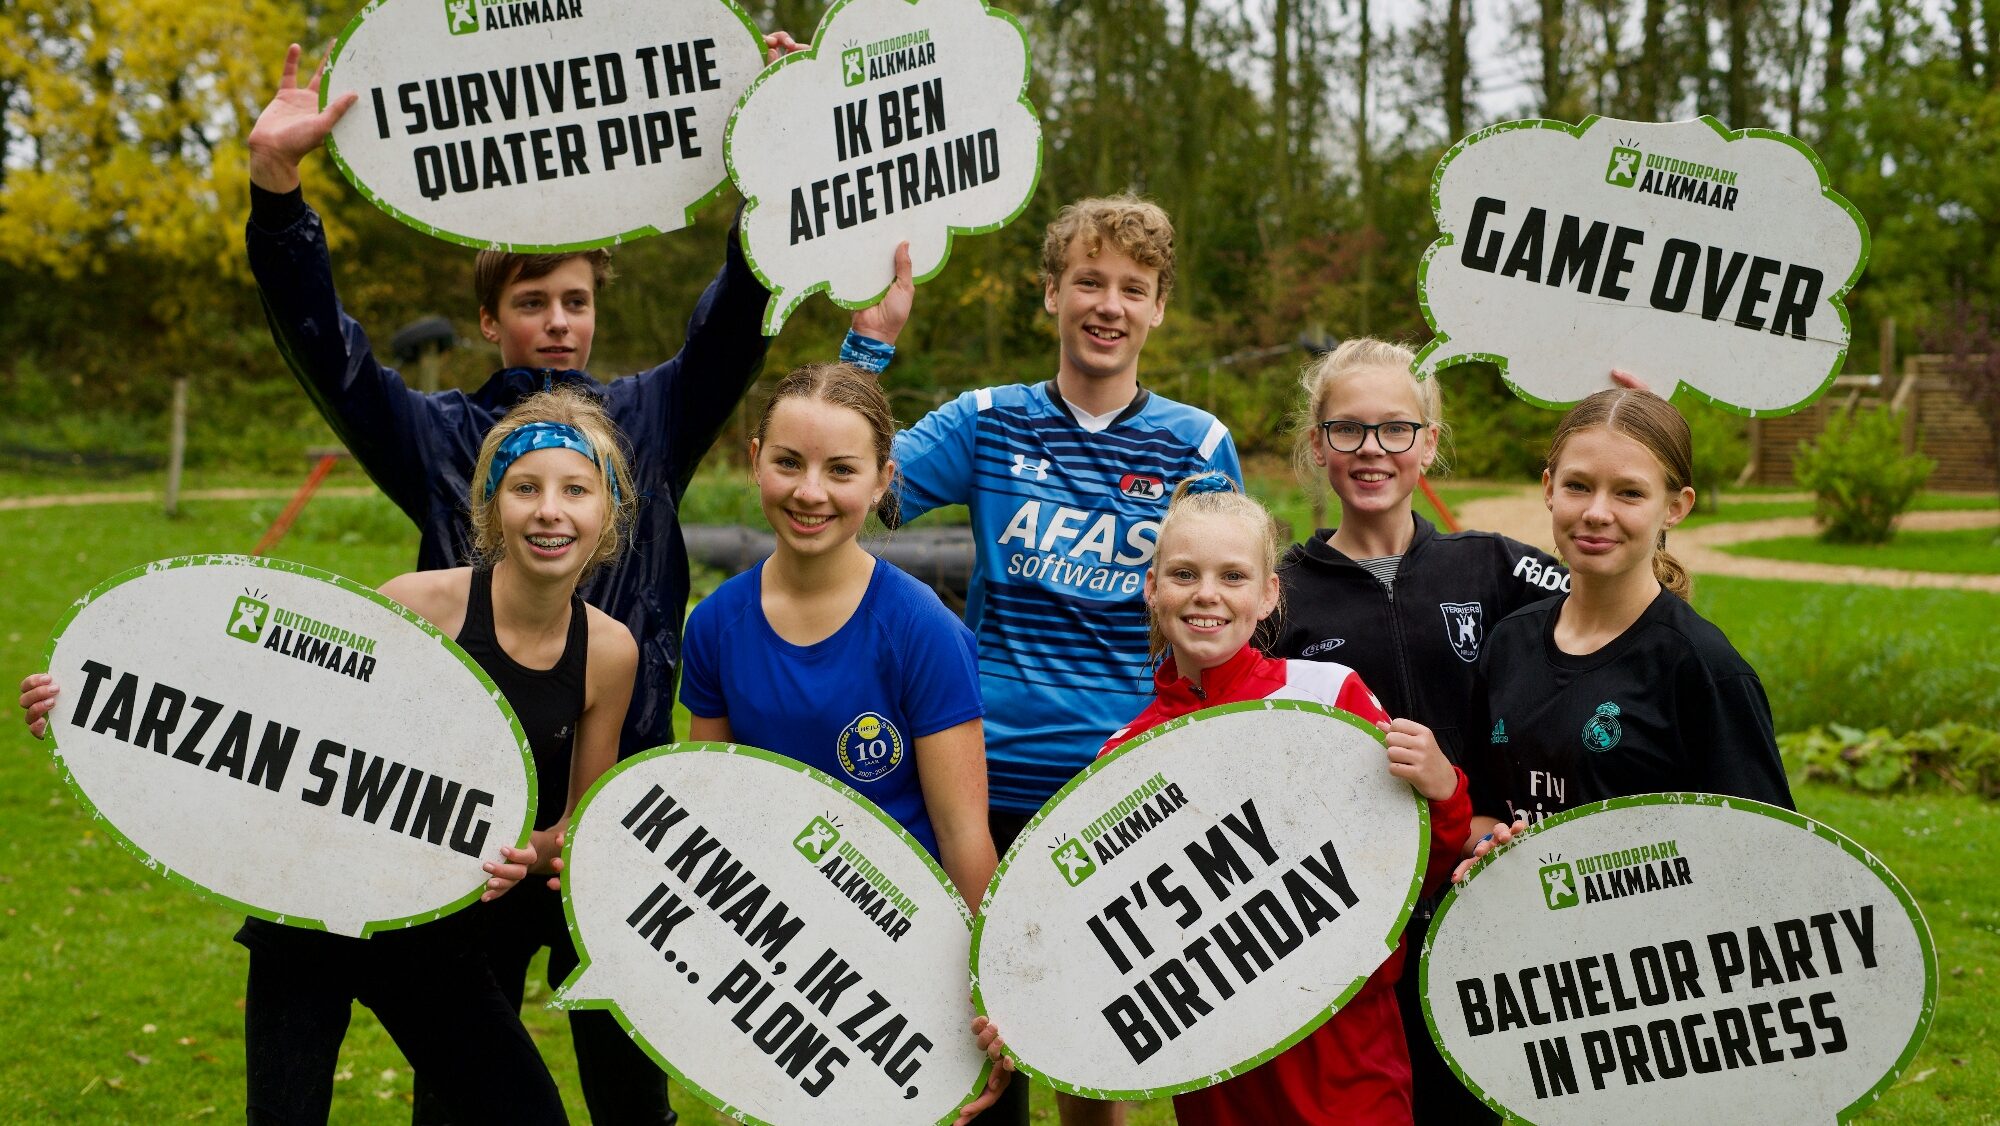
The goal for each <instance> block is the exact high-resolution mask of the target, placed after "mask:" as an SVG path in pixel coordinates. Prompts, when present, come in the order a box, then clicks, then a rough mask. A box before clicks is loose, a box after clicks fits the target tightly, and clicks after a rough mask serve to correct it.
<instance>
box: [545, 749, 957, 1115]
mask: <svg viewBox="0 0 2000 1126" xmlns="http://www.w3.org/2000/svg"><path fill="white" fill-rule="evenodd" d="M566 857H567V859H566V860H565V863H564V875H563V902H564V905H565V907H566V908H567V910H568V912H569V927H570V934H571V935H572V936H573V937H574V938H575V940H576V946H577V950H578V951H579V952H580V953H581V955H582V959H583V961H582V964H581V965H579V966H578V967H577V970H576V972H575V973H573V974H571V975H570V978H569V980H568V981H567V982H565V983H564V985H563V989H562V994H561V997H560V998H559V1000H558V1003H559V1004H561V1005H563V1006H565V1007H569V1008H608V1009H611V1010H612V1011H613V1012H614V1013H615V1014H616V1016H617V1018H618V1021H619V1023H620V1024H622V1025H624V1026H625V1028H626V1030H627V1031H628V1032H631V1033H632V1034H633V1035H635V1036H636V1037H637V1038H638V1040H639V1042H640V1043H641V1044H642V1045H643V1046H644V1047H645V1048H646V1051H647V1052H648V1053H650V1054H651V1055H652V1057H653V1058H654V1059H655V1060H657V1061H658V1062H659V1063H660V1065H661V1066H662V1067H665V1068H666V1069H667V1070H668V1071H670V1072H672V1073H673V1075H674V1078H676V1079H678V1080H680V1082H681V1085H682V1086H684V1087H687V1088H688V1089H689V1090H692V1091H694V1092H695V1093H696V1094H699V1095H700V1096H701V1097H702V1098H704V1099H706V1100H708V1102H709V1103H710V1104H712V1105H714V1106H715V1107H716V1108H717V1109H718V1110H720V1111H722V1113H724V1114H726V1115H730V1116H731V1117H734V1118H737V1119H739V1120H741V1121H747V1122H758V1123H797V1122H824V1123H853V1124H855V1126H864V1124H871V1123H884V1122H899V1123H912V1124H917V1123H943V1122H949V1121H951V1120H952V1119H953V1118H954V1117H955V1116H956V1115H957V1112H958V1108H959V1107H960V1106H962V1105H964V1104H965V1102H967V1101H968V1100H969V1099H970V1098H971V1097H972V1094H973V1092H974V1091H976V1090H977V1089H978V1088H979V1087H980V1086H981V1085H982V1084H984V1082H985V1079H986V1070H987V1067H988V1064H987V1060H986V1056H985V1055H984V1053H982V1052H980V1051H979V1050H978V1048H977V1047H976V1046H975V1045H974V1043H973V1040H972V1034H971V1031H970V1029H969V1025H970V1023H971V1020H972V1015H973V1011H972V1002H971V998H970V996H969V995H968V993H967V989H966V980H965V959H966V951H967V948H968V946H969V943H970V941H971V939H970V931H969V929H968V917H967V916H968V912H967V911H966V909H965V902H964V901H963V900H962V899H960V898H959V896H958V893H957V892H955V891H953V890H952V889H951V885H950V883H949V882H948V881H947V880H946V878H945V874H944V870H943V869H941V868H939V867H938V866H937V862H936V861H934V860H932V859H931V857H930V855H929V854H928V853H926V852H924V850H923V848H922V847H921V846H920V845H918V844H917V843H916V841H915V840H913V839H912V838H911V837H910V836H909V834H907V833H905V832H904V831H903V830H902V828H901V827H900V826H898V825H897V824H896V823H895V822H893V821H891V820H889V818H888V815H886V814H884V813H883V812H882V811H881V810H880V809H878V808H877V807H876V806H875V805H873V804H872V803H870V802H869V801H868V800H867V799H865V798H863V797H862V796H861V795H859V794H857V793H855V792H854V791H853V790H850V789H848V788H847V787H846V786H843V785H841V784H840V783H839V782H836V781H834V780H833V779H832V778H830V777H828V776H827V775H825V774H822V773H820V772H819V771H817V770H814V769H813V768H811V767H809V766H806V765H805V764H803V763H799V762H795V761H793V760H792V759H788V758H784V757H781V756H778V755H774V754H771V753H770V752H768V751H760V750H755V749H752V748H749V747H738V746H723V745H720V744H714V743H695V744H683V745H678V746H674V747H665V748H659V749H656V750H652V751H648V752H646V753H645V754H643V755H639V756H638V757H636V758H631V759H627V760H626V761H624V762H621V763H619V764H618V765H617V766H616V767H615V768H613V769H612V770H611V771H609V772H608V773H606V774H605V775H604V777H603V778H601V779H599V780H598V782H597V784H596V785H595V786H593V787H592V788H591V790H590V793H589V794H587V795H585V797H584V799H583V801H582V803H581V804H580V805H579V806H578V807H577V810H576V815H575V817H574V819H573V822H572V824H571V827H570V834H569V846H568V852H567V853H566Z"/></svg>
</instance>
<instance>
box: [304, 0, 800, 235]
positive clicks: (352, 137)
mask: <svg viewBox="0 0 2000 1126" xmlns="http://www.w3.org/2000/svg"><path fill="white" fill-rule="evenodd" d="M763 65H764V55H763V40H762V38H761V37H760V36H759V35H758V34H757V30H756V28H755V27H753V26H752V25H751V23H750V21H749V19H748V17H746V16H745V15H744V14H743V11H742V9H740V8H738V7H737V6H736V5H735V4H734V3H733V2H732V0H589V2H588V3H586V2H585V0H372V2H371V3H370V4H369V5H368V6H367V7H365V8H363V9H362V10H361V13H360V14H359V15H357V16H355V17H354V20H353V22H351V23H349V24H348V25H347V29H346V30H345V31H343V32H341V35H340V40H339V42H337V43H335V44H334V48H333V55H332V61H331V63H330V64H329V67H328V70H327V74H326V77H325V78H324V80H323V81H322V82H321V83H320V101H321V104H322V105H324V104H325V102H326V101H327V100H328V99H330V98H332V97H333V96H334V95H335V94H337V93H341V92H345V91H349V90H352V91H355V92H357V93H359V94H360V95H361V100H360V101H359V102H357V103H355V106H354V108H353V109H351V110H349V111H348V113H347V116H346V117H344V118H342V119H341V121H340V124H339V125H338V126H336V127H335V128H334V131H333V141H332V146H331V148H332V152H333V157H334V160H335V161H336V162H338V163H339V165H340V170H341V171H342V172H343V173H345V174H346V175H347V178H348V179H349V180H352V181H353V182H354V186H355V187H356V188H358V189H360V191H361V193H362V194H363V195H365V196H367V197H368V198H369V199H371V200H373V201H374V202H375V204H376V205H377V206H379V207H381V208H382V209H383V210H384V211H387V212H388V213H390V214H391V215H394V216H395V217H396V218H398V219H401V220H402V221H403V222H405V223H408V224H409V225H410V226H412V227H415V228H417V229H418V230H420V231H424V232H426V233H428V234H433V235H436V236H437V237H439V238H442V239H448V240H450V241H452V242H456V243H462V244H464V245H466V246H477V247H495V248H499V249H502V250H514V251H535V252H540V251H562V250H583V249H586V248H589V247H594V246H607V245H610V244H612V243H616V242H620V241H622V240H625V239H632V238H640V237H643V236H645V235H652V234H659V233H660V232H662V231H672V230H677V229H679V228H681V227H684V226H686V225H687V224H688V222H689V221H690V219H691V218H692V216H693V213H694V210H695V209H696V208H697V207H699V206H700V205H701V204H702V203H703V202H705V201H706V200H708V199H709V198H711V197H713V196H714V195H715V194H716V193H717V192H718V191H719V190H720V189H721V187H722V184H723V181H724V179H725V175H726V173H725V169H724V164H723V159H722V139H723V132H724V130H725V129H726V128H727V126H728V121H729V111H730V109H731V108H732V107H733V106H735V104H736V99H737V98H739V97H741V96H742V94H743V91H744V90H745V89H746V88H748V87H749V85H750V80H751V79H753V78H755V77H756V75H757V72H758V70H760V69H762V67H763Z"/></svg>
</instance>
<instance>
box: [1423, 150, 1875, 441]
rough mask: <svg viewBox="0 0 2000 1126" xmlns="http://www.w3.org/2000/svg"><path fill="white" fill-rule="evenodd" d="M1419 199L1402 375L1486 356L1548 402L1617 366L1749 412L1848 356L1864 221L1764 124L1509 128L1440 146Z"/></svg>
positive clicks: (1793, 398)
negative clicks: (1417, 259) (1424, 212)
mask: <svg viewBox="0 0 2000 1126" xmlns="http://www.w3.org/2000/svg"><path fill="white" fill-rule="evenodd" d="M1431 207H1432V209H1433V210H1434V211H1435V212H1436V215H1437V224H1438V229H1439V231H1440V232H1441V233H1442V235H1441V237H1440V238H1439V239H1438V240H1437V241H1436V242H1435V243H1432V244H1431V248H1430V250H1429V251H1427V252H1426V253H1425V255H1424V261H1423V265H1422V267H1421V269H1420V270H1419V272H1418V276H1417V288H1418V292H1419V299H1420V300H1421V302H1422V304H1423V308H1424V316H1425V318H1426V319H1427V320H1428V321H1429V322H1430V325H1431V328H1432V329H1433V330H1435V331H1436V333H1437V338H1436V339H1435V340H1433V341H1431V342H1430V344H1428V345H1426V346H1425V348H1424V350H1423V351H1422V352H1421V353H1420V354H1419V355H1418V357H1417V363H1416V370H1417V373H1418V374H1419V375H1430V374H1433V373H1435V372H1436V371H1437V369H1439V368H1442V367H1445V366H1446V365H1449V364H1455V363H1460V362H1463V361H1466V360H1490V361H1492V362H1493V363H1495V364H1498V365H1499V366H1500V368H1501V371H1502V372H1503V373H1504V374H1505V376H1506V378H1507V382H1508V385H1509V386H1511V387H1512V388H1513V389H1514V392H1515V393H1516V394H1518V395H1520V396H1521V397H1522V398H1524V399H1527V400H1529V401H1530V402H1535V403H1539V404H1541V405H1543V406H1550V407H1556V406H1565V405H1568V404H1570V403H1574V402H1576V401H1578V400H1580V399H1582V398H1584V397H1585V396H1586V395H1589V394H1590V393H1591V392H1593V391H1598V390H1601V389H1603V388H1605V387H1608V386H1610V384H1609V383H1608V382H1607V375H1606V373H1607V372H1608V371H1609V370H1610V369H1611V368H1613V367H1620V368H1627V369H1630V370H1632V371H1635V372H1637V373H1639V374H1640V375H1642V376H1644V377H1646V378H1647V379H1648V380H1650V381H1651V382H1652V384H1653V387H1654V389H1655V390H1657V391H1659V393H1660V394H1662V395H1670V394H1672V393H1673V391H1674V389H1675V386H1676V385H1677V384H1685V385H1687V386H1688V387H1690V388H1692V389H1693V390H1694V391H1695V392H1697V393H1698V394H1700V395H1701V396H1703V397H1704V398H1706V399H1708V400H1709V401H1710V402H1713V403H1714V404H1715V405H1717V406H1719V407H1723V408H1725V409H1728V410H1732V411H1735V412H1737V413H1739V414H1750V415H1758V414H1783V413H1785V412H1787V411H1792V410H1796V409H1798V408H1799V407H1801V406H1804V405H1805V404H1806V403H1809V402H1811V401H1812V400H1813V399H1814V398H1816V397H1817V396H1818V395H1819V393H1820V391H1821V390H1822V389H1823V388H1824V387H1825V386H1826V385H1827V383H1828V382H1830V381H1831V380H1832V379H1833V377H1834V376H1835V375H1837V374H1838V373H1839V371H1840V365H1841V363H1842V361H1843V360H1844V359H1845V358H1846V355H1847V344H1848V336H1849V331H1848V321H1847V308H1846V306H1845V305H1843V304H1842V298H1843V297H1845V296H1846V294H1847V291H1848V290H1849V289H1851V288H1852V287H1853V285H1854V282H1855V279H1857V278H1859V277H1860V276H1861V267H1862V266H1863V264H1865V263H1866V262H1867V260H1868V228H1867V227H1866V226H1865V225H1864V224H1863V223H1862V220H1861V215H1860V213H1859V212H1857V211H1855V209H1854V207H1853V206H1852V205H1851V204H1849V203H1848V202H1847V201H1846V200H1845V199H1842V198H1841V197H1840V196H1839V195H1837V194H1835V193H1834V191H1833V190H1832V189H1831V188H1830V187H1828V186H1827V181H1826V169H1825V168H1824V167H1823V166H1822V165H1821V164H1820V162H1819V158H1818V157H1816V156H1814V155H1813V153H1812V151H1811V150H1809V149H1807V148H1806V147H1805V146H1804V145H1802V144H1800V143H1799V142H1798V141H1795V140H1793V139H1792V138H1790V137H1787V136H1785V135H1783V134H1781V133H1774V132H1771V131H1770V130H1767V129H1741V130H1736V131H1734V132H1731V131H1730V130H1728V129H1726V128H1724V127H1723V125H1722V124H1721V123H1720V122H1718V121H1716V120H1715V119H1714V118H1712V117H1704V118H1701V119H1700V120H1698V121H1677V122H1671V123H1664V124H1660V123H1648V122H1638V121H1616V120H1612V119H1610V118H1600V117H1591V118H1587V119H1585V120H1584V122H1583V123H1582V124H1581V125H1576V126H1571V125H1567V124H1565V123H1563V122H1560V121H1512V122H1508V123H1506V124H1503V125H1495V126H1493V127H1492V128H1490V129H1483V130H1481V131H1479V132H1477V133H1474V134H1473V135H1472V136H1470V137H1467V138H1466V139H1464V140H1462V141H1460V142H1459V143H1458V144H1456V145H1454V146H1453V147H1452V149H1451V151H1450V152H1448V153H1446V154H1445V156H1444V159H1443V160H1442V161H1439V162H1438V168H1437V173H1436V175H1435V176H1434V177H1433V179H1432V182H1431Z"/></svg>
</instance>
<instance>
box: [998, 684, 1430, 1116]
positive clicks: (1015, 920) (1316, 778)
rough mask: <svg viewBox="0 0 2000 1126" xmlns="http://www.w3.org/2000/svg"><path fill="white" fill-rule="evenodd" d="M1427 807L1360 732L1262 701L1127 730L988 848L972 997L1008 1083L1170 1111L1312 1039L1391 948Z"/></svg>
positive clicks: (1298, 705)
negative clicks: (1183, 1097)
mask: <svg viewBox="0 0 2000 1126" xmlns="http://www.w3.org/2000/svg"><path fill="white" fill-rule="evenodd" d="M1429 841H1430V818H1429V810H1428V808H1427V807H1426V806H1425V804H1424V803H1423V801H1422V799H1420V798H1418V797H1417V796H1416V794H1415V793H1414V792H1412V791H1411V789H1410V787H1409V786H1408V785H1406V784H1405V783H1403V782H1401V781H1399V780H1397V779H1396V778H1395V777H1394V776H1393V775H1391V774H1390V773H1389V769H1388V760H1387V758H1386V757H1385V755H1384V753H1383V749H1382V736H1381V734H1380V733H1379V732H1378V731H1377V730H1376V729H1375V728H1374V727H1373V726H1372V725H1370V724H1368V723H1366V722H1365V721H1363V720H1361V719H1359V718H1358V717H1355V716H1352V715H1349V714H1348V713H1346V712H1341V711H1336V710H1335V709H1332V708H1328V707H1325V706H1323V705H1319V704H1313V703H1304V702H1299V701H1279V700H1264V701H1257V702H1252V703H1245V704H1230V705H1225V706H1222V707H1217V708H1210V709H1208V710H1206V711H1201V712H1197V713H1195V714H1194V715H1192V716H1188V717H1184V718H1182V719H1178V720H1175V721H1173V722H1172V723H1168V724H1165V725H1162V726H1160V727H1158V728H1155V729H1153V730H1152V731H1149V732H1146V733H1144V734H1142V735H1140V736H1139V737H1137V738H1136V739H1133V740H1132V741H1130V742H1128V743H1126V744H1124V745H1123V746H1121V747H1119V748H1118V749H1117V750H1115V751H1113V752H1112V753H1111V754H1109V755H1107V756H1105V757H1104V758H1101V759H1099V760H1097V762H1095V763H1093V764H1092V765H1091V766H1090V768H1089V769H1088V770H1086V771H1084V773H1082V774H1081V775H1078V776H1077V778H1076V779H1075V780H1073V781H1072V782H1070V784H1069V785H1068V786H1065V787H1064V788H1063V789H1062V791H1061V792H1059V793H1058V794H1057V795H1056V796H1055V797H1054V798H1053V799H1051V801H1050V802H1049V804H1047V805H1045V806H1043V807H1042V810H1041V812H1040V813H1038V814H1037V815H1036V816H1035V820H1033V821H1031V822H1029V823H1028V826H1027V828H1025V829H1024V830H1022V832H1021V835H1020V837H1019V839H1018V840H1016V841H1015V843H1014V847H1013V848H1011V849H1009V850H1008V853H1007V856H1006V859H1005V860H1004V861H1002V863H1001V866H1000V870H999V872H998V873H996V874H995V876H994V881H993V885H992V886H991V887H990V888H989V889H988V890H987V893H986V902H985V905H984V907H983V908H982V910H981V913H980V917H979V919H978V921H977V922H976V923H975V924H974V930H973V984H974V997H975V999H976V1000H977V1002H978V1004H979V1007H980V1011H982V1012H984V1013H986V1014H987V1015H989V1016H991V1017H992V1018H993V1019H994V1021H995V1022H996V1023H997V1024H998V1025H999V1027H1000V1032H1001V1035H1002V1036H1003V1037H1004V1038H1005V1039H1006V1042H1007V1048H1008V1052H1009V1053H1010V1054H1011V1055H1012V1056H1013V1057H1014V1059H1015V1061H1016V1062H1017V1063H1018V1064H1019V1066H1020V1068H1021V1070H1022V1071H1025V1072H1027V1073H1029V1074H1031V1075H1034V1076H1036V1077H1037V1078H1039V1079H1042V1080H1043V1081H1045V1082H1047V1083H1049V1084H1051V1085H1053V1086H1055V1087H1057V1088H1059V1089H1061V1090H1066V1091H1070V1092H1072V1093H1075V1094H1080V1095H1085V1096H1089V1097H1093V1098H1156V1097H1159V1096H1162V1095H1171V1094H1179V1093H1181V1092H1183V1091H1190V1090H1194V1089H1197V1088H1200V1087H1205V1086H1208V1085H1209V1084H1211V1083H1218V1082H1221V1081H1222V1080H1224V1079H1227V1078H1229V1077H1230V1076H1232V1075H1236V1074H1238V1073H1241V1072H1243V1071H1247V1070H1249V1069H1250V1068H1253V1067H1256V1066H1257V1065H1258V1064H1261V1063H1263V1062H1264V1061H1265V1060H1268V1059H1270V1058H1271V1057H1273V1056H1275V1055H1277V1054H1278V1053H1279V1052H1281V1051H1283V1050H1284V1049H1286V1048H1288V1047H1290V1046H1291V1045H1293V1044H1295V1043H1297V1042H1298V1041H1299V1040H1300V1039H1302V1038H1304V1037H1305V1036H1306V1035H1307V1034H1309V1033H1311V1032H1312V1030H1313V1029H1315V1028H1317V1027H1319V1026H1320V1024H1322V1023H1324V1022H1325V1021H1326V1019H1327V1018H1328V1017H1329V1016H1331V1015H1332V1014H1333V1012H1334V1011H1335V1010H1337V1009H1339V1008H1340V1006H1342V1005H1344V1004H1346V1003H1347V1000H1348V999H1349V998H1350V997H1352V996H1353V995H1354V994H1355V993H1356V992H1358V991H1359V990H1360V989H1361V986H1362V985H1363V984H1364V983H1365V982H1366V981H1367V979H1368V975H1369V974H1371V973H1373V972H1374V971H1375V970H1376V968H1377V967H1379V966H1380V965H1381V964H1382V962H1383V961H1384V960H1385V959H1387V958H1388V956H1389V955H1390V953H1392V952H1393V951H1394V950H1395V948H1396V942H1397V937H1398V936H1399V935H1400V934H1401V932H1402V929H1403V924H1404V922H1405V921H1407V920H1408V918H1409V914H1410V909H1411V907H1412V906H1413V905H1414V904H1415V902H1416V898H1417V892H1418V889H1419V886H1420V885H1421V883H1422V878H1423V870H1424V862H1425V859H1426V857H1427V855H1428V852H1429Z"/></svg>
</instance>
